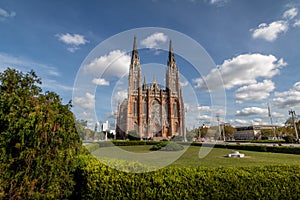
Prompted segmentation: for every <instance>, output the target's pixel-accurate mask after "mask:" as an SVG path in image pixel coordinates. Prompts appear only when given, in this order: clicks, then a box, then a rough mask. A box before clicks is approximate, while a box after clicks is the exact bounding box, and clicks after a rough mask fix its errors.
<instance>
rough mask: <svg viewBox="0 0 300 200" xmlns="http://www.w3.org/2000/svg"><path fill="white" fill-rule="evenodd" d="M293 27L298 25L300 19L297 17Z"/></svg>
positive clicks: (299, 24)
mask: <svg viewBox="0 0 300 200" xmlns="http://www.w3.org/2000/svg"><path fill="white" fill-rule="evenodd" d="M293 26H294V27H300V19H297V20H296V21H295V23H294V24H293Z"/></svg>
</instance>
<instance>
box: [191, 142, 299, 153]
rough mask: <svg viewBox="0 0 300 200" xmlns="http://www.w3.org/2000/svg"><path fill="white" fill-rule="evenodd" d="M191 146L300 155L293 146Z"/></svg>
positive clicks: (198, 144) (201, 144) (195, 144)
mask: <svg viewBox="0 0 300 200" xmlns="http://www.w3.org/2000/svg"><path fill="white" fill-rule="evenodd" d="M190 145H191V146H199V147H201V146H207V147H213V148H226V149H235V150H245V151H258V152H273V153H288V154H300V147H293V146H266V145H239V144H236V145H235V144H215V145H213V144H210V143H191V144H190Z"/></svg>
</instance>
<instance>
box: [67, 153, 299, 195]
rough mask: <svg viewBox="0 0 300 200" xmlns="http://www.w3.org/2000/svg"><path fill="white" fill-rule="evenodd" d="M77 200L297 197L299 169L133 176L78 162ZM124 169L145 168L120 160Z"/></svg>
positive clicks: (96, 163)
mask: <svg viewBox="0 0 300 200" xmlns="http://www.w3.org/2000/svg"><path fill="white" fill-rule="evenodd" d="M77 160H78V163H79V164H78V168H77V171H76V175H75V178H76V179H75V180H76V183H77V185H76V186H75V188H76V189H75V192H74V194H73V195H74V196H73V198H76V199H96V198H100V197H101V199H299V197H300V174H299V171H300V166H286V165H285V166H264V167H222V168H206V167H186V168H173V167H170V168H164V169H161V170H157V171H152V172H148V173H142V174H135V173H126V172H121V171H117V170H114V169H112V168H110V167H108V166H106V165H104V164H103V163H102V162H101V161H99V160H97V159H96V158H93V157H91V156H80V157H79V158H77ZM116 162H118V163H119V165H120V166H123V167H125V168H130V167H133V168H134V167H136V168H137V167H143V166H142V165H139V164H137V163H129V162H126V161H116Z"/></svg>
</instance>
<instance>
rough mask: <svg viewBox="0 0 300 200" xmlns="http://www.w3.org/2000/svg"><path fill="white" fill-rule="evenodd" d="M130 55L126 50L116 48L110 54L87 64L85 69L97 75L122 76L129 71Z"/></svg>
mask: <svg viewBox="0 0 300 200" xmlns="http://www.w3.org/2000/svg"><path fill="white" fill-rule="evenodd" d="M129 64H130V56H129V55H127V54H126V52H123V51H120V50H114V51H111V52H109V53H108V54H106V55H104V56H101V57H98V58H96V59H94V60H93V61H92V62H91V63H89V64H87V65H85V66H84V67H83V69H84V70H85V71H86V72H88V73H92V74H96V75H102V74H105V75H108V76H117V77H122V76H123V75H124V74H125V73H128V71H129Z"/></svg>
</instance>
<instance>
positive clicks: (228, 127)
mask: <svg viewBox="0 0 300 200" xmlns="http://www.w3.org/2000/svg"><path fill="white" fill-rule="evenodd" d="M236 131H237V130H236V128H234V127H232V126H231V125H225V126H224V132H225V137H226V138H233V135H234V134H235V133H236Z"/></svg>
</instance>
